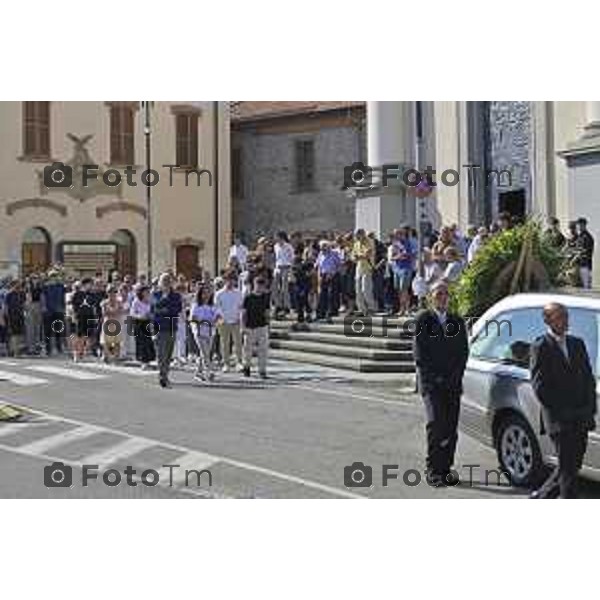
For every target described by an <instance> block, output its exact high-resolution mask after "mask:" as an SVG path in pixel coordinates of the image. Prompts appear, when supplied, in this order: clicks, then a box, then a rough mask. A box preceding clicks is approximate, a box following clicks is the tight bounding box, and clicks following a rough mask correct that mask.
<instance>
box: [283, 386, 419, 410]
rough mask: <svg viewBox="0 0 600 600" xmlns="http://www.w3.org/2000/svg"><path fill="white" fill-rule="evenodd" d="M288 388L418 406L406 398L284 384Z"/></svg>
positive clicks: (348, 398) (349, 398)
mask: <svg viewBox="0 0 600 600" xmlns="http://www.w3.org/2000/svg"><path fill="white" fill-rule="evenodd" d="M286 387H289V388H290V389H301V390H308V391H311V392H317V393H318V394H326V395H327V394H328V395H330V396H338V397H342V398H345V399H347V400H364V401H366V402H375V403H378V404H389V405H392V406H402V407H407V406H409V407H411V408H420V407H419V405H418V404H417V403H415V402H407V401H406V400H392V399H391V398H382V397H378V396H368V395H365V394H355V393H354V392H344V391H341V390H328V389H325V388H322V387H314V386H311V385H290V386H286Z"/></svg>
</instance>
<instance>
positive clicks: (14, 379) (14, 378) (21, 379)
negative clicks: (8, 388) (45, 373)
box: [0, 371, 48, 385]
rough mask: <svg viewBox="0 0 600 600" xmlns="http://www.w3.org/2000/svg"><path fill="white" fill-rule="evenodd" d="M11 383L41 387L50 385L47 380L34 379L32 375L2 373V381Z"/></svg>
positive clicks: (0, 375)
mask: <svg viewBox="0 0 600 600" xmlns="http://www.w3.org/2000/svg"><path fill="white" fill-rule="evenodd" d="M2 380H5V381H10V383H14V384H15V385H41V384H42V383H48V380H47V379H41V378H40V377H33V376H31V375H23V374H22V373H12V372H11V371H0V381H2Z"/></svg>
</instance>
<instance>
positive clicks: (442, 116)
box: [350, 101, 600, 275]
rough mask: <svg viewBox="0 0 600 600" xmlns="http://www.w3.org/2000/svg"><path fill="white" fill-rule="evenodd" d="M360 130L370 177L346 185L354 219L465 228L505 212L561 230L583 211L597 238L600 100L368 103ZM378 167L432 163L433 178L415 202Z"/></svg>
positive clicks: (380, 224) (368, 223)
mask: <svg viewBox="0 0 600 600" xmlns="http://www.w3.org/2000/svg"><path fill="white" fill-rule="evenodd" d="M367 132H368V136H367V159H368V165H369V167H373V169H374V183H373V184H372V185H371V186H369V187H364V188H363V189H360V188H359V189H355V190H351V191H350V193H351V194H352V195H353V196H354V197H355V200H356V225H357V226H365V227H367V228H370V229H375V230H378V231H379V232H380V233H385V232H386V231H387V230H389V229H390V228H391V226H390V223H398V222H402V221H407V222H412V223H416V221H417V217H420V219H421V221H430V222H431V223H432V224H433V225H434V227H439V226H440V225H441V224H442V223H446V224H450V223H456V224H458V225H459V227H460V228H462V229H463V230H465V229H466V227H467V226H468V225H469V224H474V225H479V224H489V223H490V222H491V221H492V220H494V219H495V218H496V216H497V215H498V213H499V212H500V211H508V212H510V213H511V214H513V215H514V216H515V217H518V218H524V217H528V216H531V215H537V216H539V217H541V218H545V217H548V216H556V217H557V218H558V219H559V220H560V221H561V224H562V226H563V228H565V227H566V224H567V222H568V221H570V220H575V219H577V218H578V217H586V218H587V219H588V222H589V229H590V232H591V233H592V235H594V236H595V237H596V239H599V241H600V238H599V235H600V205H599V203H598V202H597V201H596V196H598V194H599V193H600V102H587V101H582V102H544V101H535V102H528V101H486V102H483V101H482V102H464V101H456V102H451V101H433V102H402V101H398V102H368V103H367ZM384 164H399V165H401V170H402V172H403V173H406V172H408V170H409V169H412V168H417V169H418V170H420V171H421V170H423V169H425V168H426V167H428V166H430V167H432V168H433V169H435V171H436V175H435V180H436V183H437V185H436V186H435V187H434V188H433V192H432V193H431V195H430V196H429V197H428V198H427V199H416V198H415V196H414V194H411V191H412V190H411V189H410V186H406V185H405V184H404V182H402V181H395V180H392V181H391V182H387V184H386V185H385V186H384V185H383V181H382V165H384ZM444 172H446V176H445V181H442V177H441V176H442V175H443V174H444ZM598 247H600V244H599V245H598ZM599 258H600V257H599ZM599 262H600V261H598V260H597V261H596V264H598V263H599ZM598 274H600V273H597V275H598Z"/></svg>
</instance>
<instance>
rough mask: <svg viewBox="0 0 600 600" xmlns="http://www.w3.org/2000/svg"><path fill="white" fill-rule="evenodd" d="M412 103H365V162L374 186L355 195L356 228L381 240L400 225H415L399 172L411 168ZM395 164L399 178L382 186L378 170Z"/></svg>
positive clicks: (412, 146) (412, 148) (412, 160)
mask: <svg viewBox="0 0 600 600" xmlns="http://www.w3.org/2000/svg"><path fill="white" fill-rule="evenodd" d="M414 114H415V113H414V103H413V102H400V101H385V102H368V103H367V160H368V164H369V166H370V167H371V168H372V169H373V185H372V187H371V188H369V189H366V190H358V191H356V192H355V198H356V207H355V222H356V227H357V228H359V227H360V228H363V229H366V230H368V231H375V232H376V233H377V235H378V236H380V237H382V236H385V235H386V234H387V233H389V232H390V231H391V230H392V229H394V228H396V227H398V226H399V225H400V224H401V223H404V222H407V223H411V224H413V225H414V223H415V207H414V200H413V198H412V197H411V196H407V194H406V188H405V186H404V185H403V184H402V173H403V171H404V170H405V169H408V168H411V167H414V155H415V150H414V149H415V126H414ZM384 164H398V165H399V171H398V173H397V175H398V179H396V180H390V181H388V182H387V184H386V187H382V185H381V167H382V165H384Z"/></svg>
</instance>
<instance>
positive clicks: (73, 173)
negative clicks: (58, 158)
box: [37, 133, 123, 202]
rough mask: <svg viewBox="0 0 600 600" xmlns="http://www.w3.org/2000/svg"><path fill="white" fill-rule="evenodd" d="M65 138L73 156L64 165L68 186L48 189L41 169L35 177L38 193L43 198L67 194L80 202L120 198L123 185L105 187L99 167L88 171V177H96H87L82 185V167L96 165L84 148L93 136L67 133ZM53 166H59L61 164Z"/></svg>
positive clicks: (102, 170) (101, 170) (112, 179)
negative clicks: (38, 188)
mask: <svg viewBox="0 0 600 600" xmlns="http://www.w3.org/2000/svg"><path fill="white" fill-rule="evenodd" d="M67 137H68V138H69V139H70V140H71V141H72V142H73V156H72V157H71V158H70V159H69V160H68V161H67V162H66V163H65V164H64V169H63V171H64V175H65V177H66V179H65V181H66V182H69V181H70V185H64V186H61V185H57V186H53V187H48V186H47V185H46V182H45V181H44V171H45V169H43V170H42V171H38V172H37V177H38V181H39V184H40V193H41V194H42V195H43V196H45V195H47V194H52V193H59V194H67V195H69V196H71V197H72V198H76V199H77V200H79V201H80V202H83V201H84V200H88V199H89V198H93V197H94V196H98V195H100V194H106V195H109V196H116V197H118V198H120V197H121V190H122V188H123V184H122V183H121V184H120V185H118V186H111V185H107V184H106V183H105V181H104V180H103V175H104V173H105V171H104V169H101V168H100V167H98V169H95V170H92V169H90V170H89V171H88V172H89V173H90V175H93V174H95V175H96V177H95V178H93V177H89V180H88V181H87V185H85V186H84V185H83V171H84V169H83V166H84V165H98V162H97V161H95V160H94V159H93V158H92V157H91V156H90V153H89V150H88V149H87V147H86V146H87V144H88V143H89V141H90V140H91V139H92V138H93V137H94V136H93V134H91V133H90V134H88V135H84V136H81V137H78V136H76V135H74V134H72V133H67ZM53 164H58V165H61V164H62V163H53ZM48 166H50V165H48ZM46 168H47V167H46ZM109 181H114V177H112V178H109Z"/></svg>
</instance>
